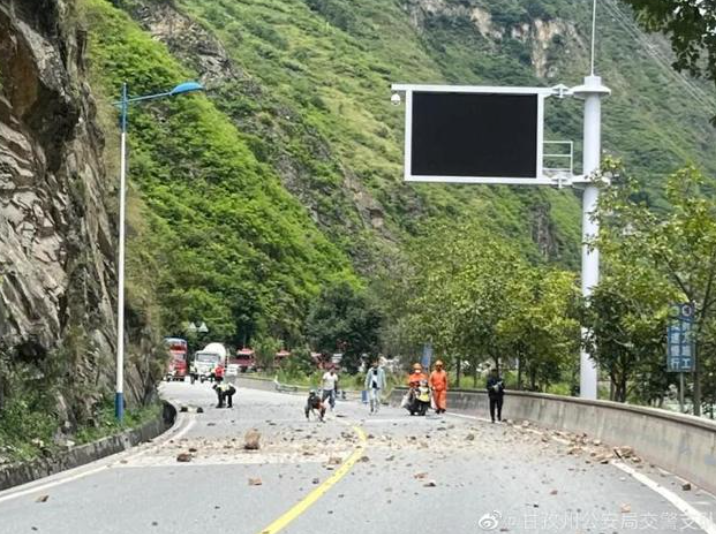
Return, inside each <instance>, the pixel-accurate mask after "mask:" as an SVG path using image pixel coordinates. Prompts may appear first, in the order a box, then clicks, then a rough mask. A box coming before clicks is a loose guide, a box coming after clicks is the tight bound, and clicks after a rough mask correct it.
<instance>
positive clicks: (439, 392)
mask: <svg viewBox="0 0 716 534" xmlns="http://www.w3.org/2000/svg"><path fill="white" fill-rule="evenodd" d="M430 388H431V389H432V390H433V398H434V399H435V412H436V413H445V410H446V409H447V390H448V375H447V372H445V369H443V362H442V361H440V360H438V361H436V362H435V370H434V371H433V372H432V373H430Z"/></svg>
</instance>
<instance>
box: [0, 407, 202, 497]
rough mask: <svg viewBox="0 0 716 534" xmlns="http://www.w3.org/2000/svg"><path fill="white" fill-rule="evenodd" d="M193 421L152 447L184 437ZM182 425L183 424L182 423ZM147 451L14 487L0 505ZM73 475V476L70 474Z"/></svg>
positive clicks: (127, 452)
mask: <svg viewBox="0 0 716 534" xmlns="http://www.w3.org/2000/svg"><path fill="white" fill-rule="evenodd" d="M194 423H195V420H194V419H189V422H188V423H186V425H185V426H184V427H183V428H181V429H180V430H177V431H176V433H172V430H171V429H170V430H169V431H167V434H170V435H166V436H162V438H163V439H160V440H159V443H156V444H153V445H154V446H157V445H158V446H161V445H163V444H164V443H167V442H168V441H169V440H171V439H179V438H181V437H182V436H184V435H185V434H186V433H187V432H188V431H189V430H190V429H191V428H192V427H193V426H194ZM182 424H183V422H182ZM146 452H147V450H146V449H145V450H141V451H137V450H136V449H135V448H134V447H132V448H131V449H127V450H124V451H121V452H118V453H116V454H112V455H110V456H107V457H105V458H100V459H99V460H96V461H95V462H90V463H89V464H85V465H81V466H78V467H76V468H74V469H69V470H67V471H62V472H60V473H56V474H54V475H51V477H52V478H54V477H57V478H56V479H54V480H52V481H49V482H45V483H44V484H37V483H38V482H39V481H40V480H42V479H40V480H37V481H32V482H28V483H27V484H23V485H22V486H16V487H14V488H8V489H7V490H4V491H2V492H0V503H3V502H6V501H10V500H12V499H17V498H19V497H24V496H25V495H30V494H33V493H38V492H41V491H46V490H48V489H50V488H54V487H56V486H60V485H62V484H66V483H68V482H73V481H75V480H79V479H81V478H85V477H88V476H90V475H94V474H95V473H99V472H100V471H104V470H105V469H109V468H110V467H111V466H112V464H114V463H116V462H117V460H118V459H127V458H133V457H135V456H137V457H138V456H141V455H143V454H144V453H146ZM93 464H94V465H96V467H94V468H91V466H92V465H93ZM72 473H74V474H72ZM23 487H26V489H21V488H23Z"/></svg>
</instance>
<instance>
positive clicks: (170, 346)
mask: <svg viewBox="0 0 716 534" xmlns="http://www.w3.org/2000/svg"><path fill="white" fill-rule="evenodd" d="M164 345H165V347H166V349H167V353H168V356H169V357H168V363H167V373H166V375H165V379H166V380H170V381H171V380H184V378H186V376H187V374H188V371H189V368H188V367H189V364H188V357H189V344H188V343H187V341H186V340H185V339H181V338H178V337H168V338H165V339H164Z"/></svg>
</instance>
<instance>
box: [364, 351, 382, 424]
mask: <svg viewBox="0 0 716 534" xmlns="http://www.w3.org/2000/svg"><path fill="white" fill-rule="evenodd" d="M365 389H366V390H367V391H368V397H369V398H370V413H371V414H374V413H378V407H379V406H380V392H381V390H383V389H385V371H384V370H383V368H382V367H381V366H380V364H379V362H378V360H375V361H374V362H373V366H372V367H371V368H370V369H368V373H367V374H366V376H365Z"/></svg>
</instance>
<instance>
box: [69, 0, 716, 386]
mask: <svg viewBox="0 0 716 534" xmlns="http://www.w3.org/2000/svg"><path fill="white" fill-rule="evenodd" d="M81 3H82V5H83V6H84V8H85V9H84V11H85V14H84V16H85V17H86V21H87V24H88V26H89V28H90V30H91V41H90V54H91V59H92V61H91V72H92V82H93V86H94V88H95V91H96V92H97V93H99V94H100V95H103V96H104V98H103V101H104V103H105V105H104V106H102V109H104V110H107V109H108V105H107V102H108V101H111V100H112V99H113V98H115V97H116V94H117V91H118V88H119V85H120V83H121V82H122V81H128V82H129V85H130V89H131V92H132V94H142V93H148V92H154V91H158V90H164V89H167V88H170V87H172V86H173V85H174V84H176V83H177V82H180V81H183V80H185V79H192V78H197V77H198V76H200V75H202V74H207V68H209V67H211V69H212V71H211V72H210V73H209V74H210V76H209V80H210V83H209V87H208V89H209V91H208V92H207V94H206V95H193V96H187V97H181V98H176V99H171V100H165V101H161V102H159V103H156V104H151V105H146V106H143V107H141V108H140V107H137V108H133V110H132V115H131V123H130V124H131V145H132V153H131V168H130V171H131V178H132V181H133V187H134V189H133V191H132V193H133V194H132V203H133V204H132V205H133V211H132V214H131V216H130V223H131V226H132V230H133V232H132V242H131V243H130V258H131V260H130V265H129V275H130V278H131V280H130V288H129V294H130V302H131V303H132V307H133V308H135V307H136V308H137V309H144V310H149V311H150V313H152V314H153V315H159V314H161V318H160V319H161V320H159V319H158V318H157V317H154V321H152V322H154V324H162V325H163V327H164V329H165V331H166V332H167V333H173V334H178V335H181V334H183V329H184V324H185V323H186V321H190V320H191V321H196V320H202V321H206V322H207V324H209V326H210V329H211V336H212V337H213V338H215V339H220V340H223V341H226V342H228V343H230V344H234V345H241V346H246V345H253V346H254V348H256V349H257V355H258V357H259V360H260V361H261V362H263V364H264V365H263V366H264V367H270V366H271V364H272V361H273V355H274V354H275V352H276V350H278V349H280V348H289V349H293V350H294V353H295V354H296V355H299V354H300V356H299V357H296V358H294V359H292V360H291V362H290V363H289V364H288V365H289V368H284V369H281V370H280V372H281V373H283V375H282V376H285V377H293V379H294V381H295V380H296V379H297V377H299V376H301V375H304V374H310V373H311V361H310V357H309V351H308V348H307V347H309V346H310V347H311V348H312V349H319V350H321V351H322V352H326V353H331V352H335V351H338V350H343V349H345V352H346V354H347V355H348V358H347V360H346V363H347V365H348V367H349V368H350V369H351V370H355V368H356V367H357V363H358V359H359V358H360V356H361V355H362V354H363V353H366V354H369V355H373V354H376V353H378V352H379V351H382V352H383V353H384V354H387V355H394V356H404V357H415V356H416V355H417V354H419V350H420V347H421V345H422V343H424V342H426V341H428V340H432V341H433V343H434V344H435V346H436V348H437V350H438V351H439V352H440V353H441V354H444V355H445V357H446V358H447V359H448V361H449V363H450V364H451V365H452V371H453V372H455V373H457V376H459V375H460V374H461V373H463V372H464V371H465V369H462V367H463V364H465V363H466V365H467V366H468V368H469V372H471V373H472V374H473V379H474V380H476V379H477V373H478V364H480V363H483V362H484V361H485V360H492V361H493V362H494V363H495V364H504V363H505V362H511V361H516V360H519V362H520V366H519V369H520V372H519V374H516V375H515V376H514V381H515V383H516V384H519V385H521V386H525V387H530V388H534V389H542V390H546V391H557V390H559V391H564V392H568V391H570V390H571V387H572V386H573V385H574V371H575V353H576V348H577V346H578V343H579V328H578V327H579V324H578V319H579V318H580V316H579V313H578V310H579V305H578V304H579V303H578V299H577V297H576V292H577V291H576V285H575V279H574V276H573V274H572V273H571V272H570V271H569V270H570V269H572V270H573V269H574V268H575V267H576V266H577V264H578V261H579V241H580V229H579V223H580V214H579V213H580V212H579V205H578V199H577V197H576V195H575V194H573V193H572V192H570V191H553V190H544V189H542V190H534V189H526V188H523V189H519V188H508V187H465V186H462V187H460V186H439V185H418V186H412V185H411V186H409V185H406V184H404V183H403V182H402V139H403V114H404V110H403V109H402V108H396V107H394V106H391V105H390V103H389V96H390V92H389V84H390V83H391V82H423V83H441V82H449V83H460V84H490V85H507V84H521V85H540V86H545V85H546V86H549V85H555V84H557V83H560V82H565V83H568V84H577V83H579V81H580V78H581V74H582V73H586V72H587V70H588V66H587V62H588V60H587V50H586V47H585V41H586V40H585V36H586V35H587V34H588V29H589V23H590V13H589V12H588V9H586V8H585V6H583V5H581V4H579V5H578V4H575V3H574V2H569V1H568V0H540V1H538V0H506V1H504V2H499V3H498V2H490V1H488V0H459V1H458V0H448V1H446V2H444V3H440V5H439V7H438V8H437V9H432V10H431V9H427V8H424V7H422V4H421V2H413V1H410V2H409V1H406V0H361V1H360V2H355V1H351V0H282V1H278V0H175V1H174V2H172V3H169V4H162V6H163V7H166V8H167V9H171V8H175V9H176V10H177V12H178V13H179V15H178V16H181V17H187V18H188V19H189V20H190V21H194V22H196V27H195V28H191V31H189V30H187V35H180V36H176V35H172V36H167V35H164V34H163V35H162V36H161V39H165V40H168V44H169V46H167V44H166V43H162V42H159V41H158V40H156V39H152V38H151V36H150V35H149V32H148V31H147V30H149V29H150V28H142V27H141V26H140V23H146V20H147V19H146V17H144V16H141V14H142V13H146V10H147V9H148V10H149V11H151V10H155V9H159V8H158V5H159V4H158V3H156V2H152V1H150V0H123V1H121V2H114V4H116V5H119V6H121V8H122V9H118V8H116V7H112V6H111V5H110V4H109V3H108V2H106V1H103V0H81ZM132 16H135V18H136V20H137V21H138V22H136V21H133V20H132V19H131V17H132ZM599 24H600V27H601V38H600V40H599V43H598V71H599V73H600V74H601V75H602V76H603V77H604V78H605V82H606V83H607V84H608V85H609V86H610V87H611V88H612V89H613V91H614V92H613V96H612V97H611V98H610V99H609V100H608V101H607V103H606V105H605V108H604V113H605V127H604V144H605V150H606V151H607V152H608V153H612V154H616V155H619V156H620V157H622V158H623V159H624V161H625V164H626V165H627V166H628V167H629V168H630V169H632V171H633V172H634V173H636V174H638V175H643V176H649V177H650V179H649V182H648V183H647V184H645V189H646V193H645V195H646V197H647V198H648V199H649V201H650V203H651V206H653V207H655V208H657V209H658V210H662V211H663V210H665V209H666V206H667V205H668V201H669V195H667V194H664V192H663V191H664V188H663V187H662V186H663V184H664V177H665V176H667V175H669V174H670V173H672V172H673V171H674V170H675V169H677V168H679V167H682V166H683V165H684V164H686V163H689V162H693V163H695V164H697V165H698V166H700V167H702V168H703V169H704V172H705V174H714V173H716V158H714V157H713V154H712V151H710V147H712V146H713V144H714V142H715V141H716V134H715V133H714V131H713V130H712V129H710V127H709V125H708V115H709V114H710V113H711V112H712V111H711V110H709V109H708V105H707V104H708V100H709V99H708V98H705V99H704V98H696V99H694V98H691V97H692V96H693V95H694V94H696V95H697V96H698V95H701V94H702V93H701V92H700V91H702V89H701V88H700V86H698V85H693V84H692V82H688V81H684V80H682V79H680V78H674V75H673V73H671V72H670V71H669V70H668V65H667V64H668V54H669V51H668V47H667V46H665V45H664V43H662V42H660V41H655V40H651V41H647V42H646V43H645V42H644V37H643V35H641V34H639V33H638V32H637V31H636V29H635V26H634V24H633V22H632V21H631V18H630V13H629V12H627V11H626V10H623V9H622V8H620V7H619V6H618V5H617V4H616V3H615V2H612V1H609V2H604V3H603V4H602V5H601V10H600V16H599ZM184 39H186V41H187V42H186V43H183V42H182V41H183V40H184ZM213 49H217V50H220V51H221V53H223V52H224V51H225V52H226V54H227V55H228V58H229V64H228V65H223V66H222V67H220V68H219V72H216V65H214V64H213V63H211V65H208V66H207V64H206V63H207V61H210V59H209V60H207V57H206V50H213ZM664 58H666V60H665V59H664ZM214 59H215V58H214ZM222 69H223V70H222ZM575 73H577V74H578V75H576V74H575ZM685 94H686V95H687V96H684V95H685ZM546 116H547V128H548V138H549V139H572V140H575V141H576V149H577V155H578V154H579V150H580V143H579V139H580V138H581V129H582V125H581V106H580V104H579V103H578V102H575V101H564V102H560V101H550V102H549V103H548V107H547V115H546ZM576 167H577V169H576V170H577V171H578V170H579V169H578V168H579V165H576ZM613 262H614V264H613V265H612V266H611V267H610V270H609V271H608V276H607V278H606V280H605V283H604V285H603V287H602V288H601V289H600V291H599V292H598V293H597V295H596V296H595V300H594V309H593V310H592V315H585V316H584V317H582V318H583V319H584V320H586V321H591V323H590V324H593V325H595V330H594V335H595V336H597V337H599V336H602V337H603V336H604V335H605V333H607V332H608V331H610V329H611V328H612V327H616V328H618V329H619V330H618V331H619V333H620V334H621V335H622V336H623V337H619V336H615V338H614V339H613V340H612V341H613V343H614V345H613V347H615V348H614V350H611V349H609V350H608V349H607V348H606V347H608V346H610V345H609V344H608V343H606V342H605V344H604V345H603V347H604V348H603V349H599V354H598V356H597V357H598V358H599V359H600V361H601V363H602V364H603V365H604V367H605V368H606V369H607V373H608V374H609V375H610V378H611V379H612V382H613V384H614V388H613V390H614V391H613V397H614V398H618V399H620V400H623V399H625V398H630V399H631V398H634V397H633V395H636V396H637V397H639V399H645V398H646V397H648V394H647V393H646V392H645V391H643V392H635V391H632V390H629V391H628V387H629V384H631V383H632V382H633V378H630V377H633V376H641V375H639V373H646V372H647V371H645V369H649V368H650V367H649V365H651V364H649V365H647V366H646V367H645V366H642V365H641V364H639V365H632V363H633V362H634V361H635V360H639V361H642V360H643V359H644V358H645V357H646V356H644V355H641V354H636V353H634V351H630V350H627V351H623V350H621V349H620V350H617V348H618V347H620V346H621V345H619V344H620V343H623V342H625V340H627V341H626V342H630V341H629V340H634V339H639V340H640V341H639V342H640V343H642V342H643V345H644V346H643V349H644V350H645V351H647V352H649V353H650V354H652V355H655V354H656V352H657V346H658V344H659V340H657V339H656V338H655V337H654V335H656V332H657V331H658V330H659V329H660V328H661V326H662V323H654V322H653V321H652V319H654V318H655V317H657V316H658V313H659V312H658V308H659V306H658V303H657V302H656V301H657V300H658V299H660V298H662V297H663V295H665V294H666V293H664V294H661V293H657V292H655V293H654V294H652V295H650V296H651V297H653V300H652V301H648V302H646V303H642V304H643V305H644V306H645V307H646V308H644V309H640V310H637V311H638V313H636V314H634V315H630V314H631V310H632V309H633V306H634V305H635V303H636V302H637V301H639V292H640V291H643V290H644V288H645V287H646V284H641V283H636V282H634V280H632V279H631V278H629V276H630V275H629V274H628V273H627V272H626V269H619V268H618V263H617V259H616V258H615V259H613ZM624 265H629V262H628V261H627V262H625V263H624ZM620 277H621V278H620ZM632 282H633V283H632ZM624 284H626V286H625V287H628V288H629V289H630V292H627V294H625V299H626V301H621V300H618V299H615V297H617V290H618V288H620V287H621V286H622V285H624ZM640 284H641V285H640ZM631 290H633V291H631ZM665 291H666V290H665ZM666 292H667V293H668V291H666ZM598 299H602V300H599V301H598ZM639 302H641V301H639ZM602 305H603V307H604V308H603V309H607V310H613V309H616V308H618V309H621V310H624V313H623V314H619V315H618V317H617V318H616V319H617V320H618V321H621V322H619V323H618V324H613V323H607V322H603V323H600V324H599V325H597V322H598V321H599V320H602V319H603V317H601V316H600V313H601V312H600V310H601V309H602ZM585 313H586V312H585ZM595 314H596V315H595ZM600 317H601V318H600ZM381 318H382V320H381ZM595 321H597V322H595ZM596 326H599V328H597V327H596ZM358 334H360V335H358ZM704 335H706V334H704ZM605 341H606V340H605ZM344 343H347V345H344ZM598 346H599V345H598ZM650 358H651V356H650ZM654 358H655V357H654ZM654 358H652V359H651V360H649V361H650V362H655V361H656V360H655V359H654ZM609 362H612V363H609ZM635 373H636V374H635ZM625 377H626V378H625ZM314 378H315V377H314ZM511 379H512V378H511ZM659 387H661V385H658V384H655V385H654V386H653V388H651V386H650V388H651V389H658V388H659ZM647 389H649V388H647Z"/></svg>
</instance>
